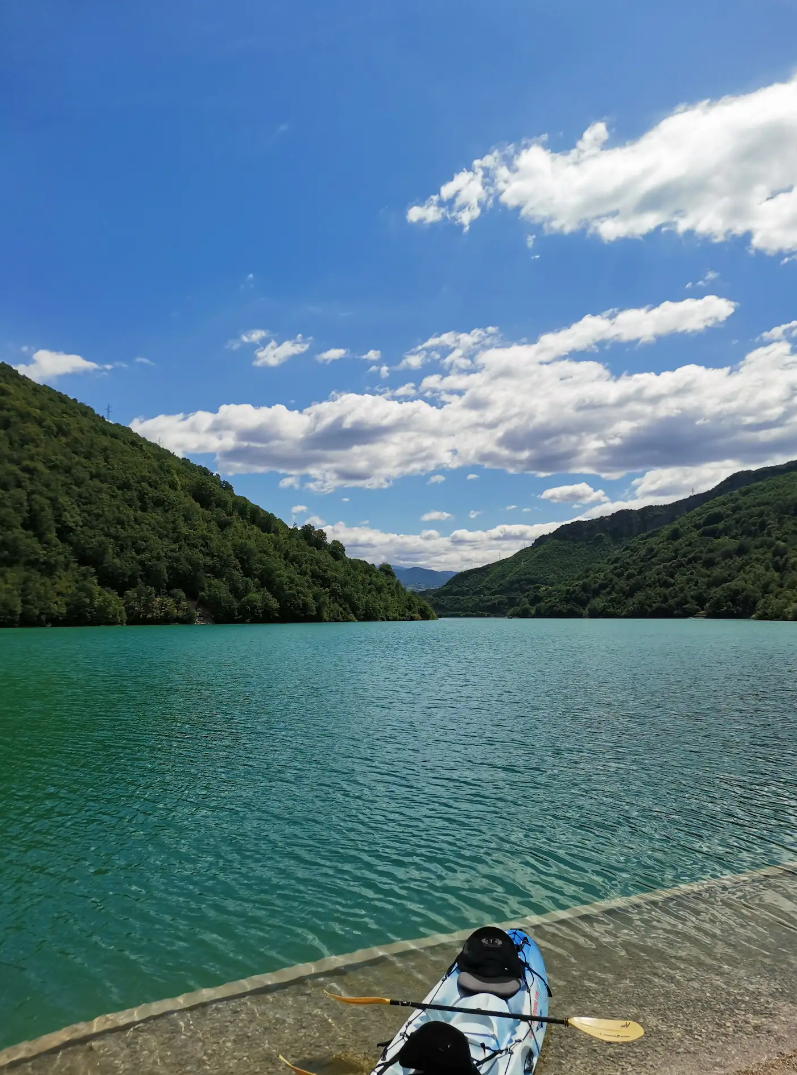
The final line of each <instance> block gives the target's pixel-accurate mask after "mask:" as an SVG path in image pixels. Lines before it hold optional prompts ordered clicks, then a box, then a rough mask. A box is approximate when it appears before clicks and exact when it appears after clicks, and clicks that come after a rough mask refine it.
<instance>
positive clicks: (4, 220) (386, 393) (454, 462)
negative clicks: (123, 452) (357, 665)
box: [0, 0, 797, 570]
mask: <svg viewBox="0 0 797 1075" xmlns="http://www.w3.org/2000/svg"><path fill="white" fill-rule="evenodd" d="M796 181H797V0H754V2H752V0H750V2H748V0H721V2H720V0H718V2H707V0H688V2H685V0H684V2H682V0H668V3H667V4H640V3H639V2H638V0H633V2H631V0H622V2H620V0H604V2H603V3H601V4H594V3H589V2H587V0H578V2H576V0H524V2H519V0H514V2H510V0H490V2H489V3H488V2H486V0H485V2H476V0H456V2H454V0H423V2H421V0H400V2H399V0H345V2H341V0H323V2H321V0H314V2H309V0H224V2H221V0H191V2H190V3H189V2H187V0H158V2H157V3H156V2H154V0H135V2H132V0H115V2H114V3H112V4H108V3H107V2H105V0H102V2H99V0H71V2H70V3H69V4H63V3H61V2H55V0H25V2H24V3H23V2H22V0H5V3H4V4H3V5H2V7H0V199H1V200H2V205H3V207H4V212H3V213H2V214H0V250H2V258H0V274H1V281H0V282H1V284H2V286H0V360H2V361H5V362H8V363H10V364H11V365H13V366H15V367H16V368H17V369H19V370H20V372H23V373H25V374H26V375H27V376H29V377H32V378H33V379H34V380H37V381H39V382H40V383H44V384H48V385H52V386H53V387H56V388H57V389H58V390H59V391H61V392H64V393H66V394H68V395H70V396H73V397H75V398H77V399H79V400H81V401H82V402H85V403H88V404H89V405H91V406H92V407H94V408H95V409H96V410H98V411H99V412H101V413H103V414H104V415H108V416H109V417H110V419H111V420H112V421H116V422H121V423H124V424H127V425H130V426H132V428H133V429H135V430H137V431H138V432H139V433H141V434H142V435H143V436H146V437H149V438H150V439H151V440H153V441H156V442H158V443H160V444H161V445H163V446H164V447H166V448H169V449H171V450H173V451H175V452H177V453H179V454H181V455H185V456H187V457H188V458H190V459H192V460H194V461H196V462H199V463H202V464H203V465H205V466H209V467H210V468H211V469H213V470H215V471H218V472H219V473H220V474H222V475H223V476H224V477H225V478H227V479H228V480H230V481H232V483H233V484H234V486H235V488H236V490H237V491H238V492H240V493H242V494H243V495H245V496H247V497H249V498H250V499H252V500H254V501H255V502H257V503H259V504H261V505H263V506H264V507H265V508H267V509H268V510H270V511H273V512H275V513H276V514H278V515H279V516H281V517H282V518H284V519H285V520H286V521H288V522H295V523H297V524H303V523H304V522H306V521H308V520H309V521H311V522H312V523H313V524H314V525H316V526H319V527H320V526H323V528H324V529H325V530H326V532H327V534H328V536H329V537H330V539H331V538H333V537H336V538H338V539H339V540H341V541H342V542H343V543H344V545H345V546H346V548H347V551H348V552H349V554H350V555H354V556H359V557H362V558H364V559H367V560H371V561H373V562H377V563H378V562H381V561H383V560H387V561H389V562H391V563H394V564H397V565H405V566H412V565H419V566H424V567H430V568H439V569H448V570H462V569H464V568H468V567H474V566H477V565H479V564H483V563H487V562H491V561H494V560H496V559H498V558H499V557H503V556H507V555H511V554H512V553H514V552H516V551H517V550H518V549H519V548H522V547H524V546H525V545H528V544H530V543H531V542H532V541H533V540H534V539H535V538H536V537H538V536H539V535H540V534H542V533H546V532H548V531H550V530H551V529H553V528H555V527H556V526H557V525H560V524H561V523H562V522H564V521H568V520H570V519H574V518H580V517H583V516H587V517H592V516H594V515H597V514H604V513H607V512H610V511H613V510H617V508H618V507H623V506H632V507H638V506H643V505H644V504H647V503H653V502H664V501H667V500H673V499H676V498H678V497H681V496H684V495H688V494H689V493H690V492H691V491H692V490H694V491H695V492H697V491H700V490H703V489H707V488H710V487H711V486H712V485H714V484H716V483H717V482H718V481H719V480H721V479H722V478H723V477H725V476H726V475H727V474H729V473H732V472H733V471H735V470H739V469H743V468H749V467H758V466H764V465H767V464H770V463H777V462H782V461H785V460H788V459H792V458H795V457H797V193H795V182H796Z"/></svg>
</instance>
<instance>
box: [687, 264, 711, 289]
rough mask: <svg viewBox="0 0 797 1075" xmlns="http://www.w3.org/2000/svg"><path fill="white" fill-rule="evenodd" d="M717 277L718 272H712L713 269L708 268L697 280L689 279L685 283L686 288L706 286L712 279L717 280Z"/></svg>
mask: <svg viewBox="0 0 797 1075" xmlns="http://www.w3.org/2000/svg"><path fill="white" fill-rule="evenodd" d="M718 278H719V273H718V272H714V270H713V269H709V270H708V272H707V273H706V275H705V276H703V277H701V278H700V279H699V280H696V281H695V282H694V283H692V282H691V281H690V282H689V283H688V284H687V285H686V289H687V291H688V290H689V288H690V287H708V285H709V284H710V283H712V281H714V280H717V279H718Z"/></svg>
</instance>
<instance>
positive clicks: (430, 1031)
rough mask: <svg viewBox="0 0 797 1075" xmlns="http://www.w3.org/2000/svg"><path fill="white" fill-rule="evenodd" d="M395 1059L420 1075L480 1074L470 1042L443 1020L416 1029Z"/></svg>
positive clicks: (432, 1021) (424, 1024) (459, 1031)
mask: <svg viewBox="0 0 797 1075" xmlns="http://www.w3.org/2000/svg"><path fill="white" fill-rule="evenodd" d="M396 1059H397V1060H398V1062H399V1064H401V1066H402V1067H403V1068H409V1069H410V1070H411V1071H415V1072H416V1073H417V1075H479V1069H478V1068H477V1067H476V1065H475V1064H474V1063H473V1059H472V1058H471V1055H470V1046H469V1045H468V1039H467V1038H466V1037H465V1035H464V1034H463V1033H462V1031H461V1030H457V1028H456V1027H455V1026H452V1025H451V1023H444V1022H443V1021H442V1020H441V1019H432V1020H430V1021H429V1022H428V1023H422V1024H421V1025H420V1026H419V1027H418V1029H417V1030H413V1032H412V1034H410V1036H409V1037H408V1038H407V1040H406V1041H405V1042H404V1044H403V1045H402V1047H401V1049H400V1051H399V1054H398V1057H397V1058H396Z"/></svg>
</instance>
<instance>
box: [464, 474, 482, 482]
mask: <svg viewBox="0 0 797 1075" xmlns="http://www.w3.org/2000/svg"><path fill="white" fill-rule="evenodd" d="M465 480H466V481H469V482H475V481H478V480H479V475H478V474H469V475H468V476H467V478H466V479H465Z"/></svg>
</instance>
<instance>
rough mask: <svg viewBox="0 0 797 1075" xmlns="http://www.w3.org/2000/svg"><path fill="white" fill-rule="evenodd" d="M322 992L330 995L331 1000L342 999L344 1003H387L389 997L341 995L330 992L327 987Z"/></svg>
mask: <svg viewBox="0 0 797 1075" xmlns="http://www.w3.org/2000/svg"><path fill="white" fill-rule="evenodd" d="M324 992H325V993H326V995H327V996H328V997H332V999H333V1000H342V1001H343V1003H344V1004H389V1003H390V999H389V998H388V997H342V996H340V994H338V993H330V992H329V990H328V989H325V990H324Z"/></svg>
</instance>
